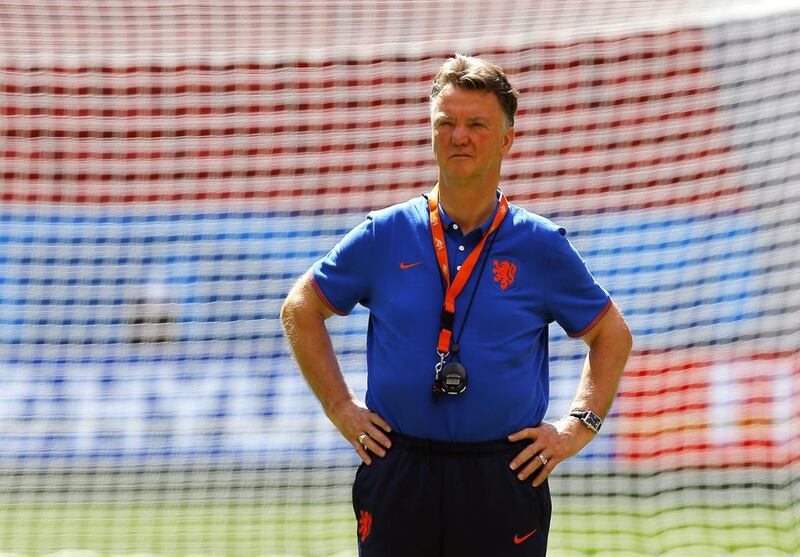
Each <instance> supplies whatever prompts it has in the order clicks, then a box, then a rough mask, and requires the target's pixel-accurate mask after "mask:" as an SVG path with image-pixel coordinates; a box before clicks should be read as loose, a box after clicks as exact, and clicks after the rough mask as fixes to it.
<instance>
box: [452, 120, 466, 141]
mask: <svg viewBox="0 0 800 557" xmlns="http://www.w3.org/2000/svg"><path fill="white" fill-rule="evenodd" d="M450 141H452V142H453V145H465V144H466V143H467V141H469V135H468V134H467V127H466V126H465V125H463V124H459V125H457V126H454V127H453V133H452V135H451V136H450Z"/></svg>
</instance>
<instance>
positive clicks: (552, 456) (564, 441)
mask: <svg viewBox="0 0 800 557" xmlns="http://www.w3.org/2000/svg"><path fill="white" fill-rule="evenodd" d="M593 436H594V434H593V433H592V432H591V431H589V429H588V428H587V427H586V426H584V425H583V424H582V423H581V422H580V421H579V420H576V419H574V418H569V417H567V418H562V419H560V420H558V421H557V422H555V423H552V424H551V423H549V422H542V425H540V426H538V427H526V428H525V429H523V430H520V431H517V432H515V433H512V434H511V435H509V436H508V440H509V441H511V442H516V441H522V440H523V439H530V440H531V441H532V443H531V444H530V445H528V446H527V447H525V448H524V449H522V450H521V451H520V453H519V454H518V455H517V456H516V457H514V460H512V461H511V464H510V467H511V469H512V470H514V471H515V472H517V477H518V478H519V479H520V480H521V481H523V480H526V479H528V478H529V477H530V476H531V475H532V474H534V472H537V471H538V474H536V476H535V478H534V479H533V486H534V487H539V486H540V485H541V484H542V483H543V482H544V480H545V479H547V476H549V475H550V472H552V471H553V469H554V468H555V467H556V466H557V465H558V463H559V462H563V461H564V460H566V459H568V458H569V457H571V456H573V455H575V454H576V453H577V452H578V451H580V450H581V449H582V448H583V447H585V446H586V445H587V444H588V443H589V441H591V440H592V437H593Z"/></svg>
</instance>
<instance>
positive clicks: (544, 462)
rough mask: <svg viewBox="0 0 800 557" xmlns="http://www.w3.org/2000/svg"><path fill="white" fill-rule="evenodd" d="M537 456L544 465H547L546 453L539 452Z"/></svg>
mask: <svg viewBox="0 0 800 557" xmlns="http://www.w3.org/2000/svg"><path fill="white" fill-rule="evenodd" d="M536 456H538V457H539V460H540V461H541V462H542V466H547V459H546V458H545V457H544V455H543V454H542V453H539V454H538V455H536Z"/></svg>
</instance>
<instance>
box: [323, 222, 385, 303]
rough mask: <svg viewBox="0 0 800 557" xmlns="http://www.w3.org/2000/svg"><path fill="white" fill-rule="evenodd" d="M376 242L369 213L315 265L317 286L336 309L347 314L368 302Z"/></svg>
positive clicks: (326, 301)
mask: <svg viewBox="0 0 800 557" xmlns="http://www.w3.org/2000/svg"><path fill="white" fill-rule="evenodd" d="M373 246H374V222H373V220H372V217H371V216H367V219H366V220H365V221H364V222H362V223H361V224H359V225H358V226H356V227H355V228H353V229H352V230H351V231H350V232H348V233H347V234H346V235H345V236H344V237H343V238H342V239H341V240H340V241H339V243H338V244H336V246H334V248H333V249H332V250H331V251H329V252H328V254H327V255H325V257H323V258H322V259H320V260H319V261H317V262H316V263H314V265H312V266H311V270H310V273H311V280H312V284H313V285H314V289H315V290H316V291H317V294H319V296H320V298H321V299H322V301H323V302H324V303H325V305H327V306H328V308H329V309H330V310H331V311H333V312H334V313H338V314H339V315H347V314H348V313H350V312H351V311H353V308H354V307H355V306H356V304H358V303H361V304H364V305H366V304H367V300H368V298H369V294H370V289H371V270H372V267H373V265H372V261H373V251H374V247H373Z"/></svg>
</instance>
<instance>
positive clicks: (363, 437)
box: [358, 433, 369, 445]
mask: <svg viewBox="0 0 800 557" xmlns="http://www.w3.org/2000/svg"><path fill="white" fill-rule="evenodd" d="M367 437H369V435H368V434H367V433H362V434H361V435H359V436H358V443H359V445H363V444H364V441H366V440H367Z"/></svg>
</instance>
